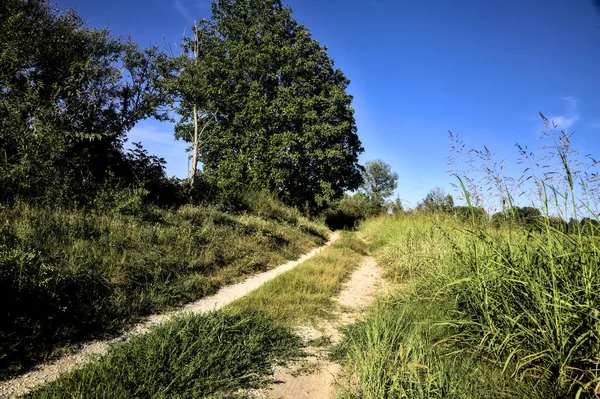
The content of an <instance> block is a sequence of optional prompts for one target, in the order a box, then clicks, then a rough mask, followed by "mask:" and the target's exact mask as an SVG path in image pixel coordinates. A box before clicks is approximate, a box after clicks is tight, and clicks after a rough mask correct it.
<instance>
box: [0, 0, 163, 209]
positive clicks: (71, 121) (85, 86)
mask: <svg viewBox="0 0 600 399" xmlns="http://www.w3.org/2000/svg"><path fill="white" fill-rule="evenodd" d="M0 15H2V18H0V30H1V31H2V35H0V46H1V47H2V49H3V51H2V52H1V53H0V86H1V88H2V89H1V90H0V154H1V155H0V184H1V186H2V190H0V192H1V194H0V199H1V200H5V201H6V200H11V199H14V198H15V197H17V196H21V197H25V198H35V199H36V200H38V201H41V200H46V201H48V202H52V203H54V202H55V201H56V200H59V201H68V202H70V203H72V202H73V201H80V200H84V198H85V197H89V196H90V195H91V194H92V192H93V189H94V187H95V186H97V185H98V184H99V183H101V182H102V181H104V180H106V179H107V178H108V177H109V176H114V175H119V174H123V173H125V172H124V171H125V170H127V169H128V165H127V162H126V157H125V154H124V152H123V141H124V139H125V134H126V132H127V131H129V130H130V129H131V128H132V127H133V126H134V125H135V123H136V122H137V121H139V120H140V119H144V118H147V117H157V118H166V114H165V113H164V112H163V110H162V109H161V106H162V105H164V104H165V103H166V98H165V92H164V91H163V90H161V89H160V85H159V84H158V81H159V80H160V79H161V76H162V73H163V72H164V71H163V70H161V68H162V67H163V66H164V65H166V64H163V63H161V62H160V61H162V60H166V56H165V55H164V54H161V53H160V52H158V50H157V49H156V48H153V49H147V50H143V51H142V50H140V49H139V48H138V47H137V45H136V44H135V43H133V42H131V40H125V39H122V38H116V37H113V36H111V35H110V34H109V32H108V31H107V30H95V29H89V28H87V27H86V26H85V25H84V23H83V22H82V20H81V19H80V18H79V17H78V16H77V14H75V13H74V12H72V11H69V12H66V13H59V12H58V11H56V10H52V9H51V5H50V4H49V3H47V2H45V1H43V0H29V1H24V0H6V1H3V2H2V4H1V5H0Z"/></svg>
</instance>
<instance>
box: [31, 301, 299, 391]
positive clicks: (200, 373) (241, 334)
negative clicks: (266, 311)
mask: <svg viewBox="0 0 600 399" xmlns="http://www.w3.org/2000/svg"><path fill="white" fill-rule="evenodd" d="M300 354H301V351H300V340H299V338H298V337H297V336H295V335H294V334H293V333H292V332H291V331H290V330H289V329H288V328H285V327H283V326H280V325H277V324H275V323H274V322H273V321H272V320H271V319H270V318H268V317H266V316H264V315H262V314H259V313H252V312H243V313H239V312H213V313H209V314H205V315H200V316H184V317H178V318H176V319H175V320H172V321H170V322H168V323H165V324H163V325H160V326H159V327H157V328H155V329H153V330H152V331H151V332H149V333H148V334H146V335H142V336H137V337H134V338H133V339H132V340H131V341H130V342H129V343H127V344H118V345H115V346H114V347H113V348H112V349H111V350H110V352H109V353H108V354H107V355H105V356H103V357H102V358H100V359H98V360H96V361H94V362H92V363H90V364H88V365H87V366H86V367H84V368H83V369H80V370H77V371H75V372H72V373H69V374H67V375H64V376H62V377H61V378H60V379H58V380H57V381H55V382H53V383H50V384H48V385H45V386H43V387H42V388H40V389H38V390H36V391H34V392H32V393H31V394H29V395H27V396H26V398H32V399H33V398H36V399H38V398H40V399H41V398H53V399H58V398H69V399H75V398H81V399H84V398H85V399H94V398H98V399H111V398H114V399H123V398H181V399H183V398H190V399H191V398H194V399H196V398H215V399H216V398H226V397H234V396H235V397H238V396H239V395H241V394H240V390H243V389H248V388H257V387H260V386H262V385H263V384H264V383H265V381H266V380H267V378H268V376H269V375H270V373H271V371H272V368H271V366H272V365H273V364H274V363H281V362H284V361H285V360H288V359H291V358H295V357H297V356H299V355H300Z"/></svg>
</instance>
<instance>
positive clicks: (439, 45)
mask: <svg viewBox="0 0 600 399" xmlns="http://www.w3.org/2000/svg"><path fill="white" fill-rule="evenodd" d="M284 4H286V5H288V6H290V7H291V8H292V10H293V14H292V15H293V17H294V18H295V19H296V20H297V21H298V22H299V23H301V24H303V25H306V26H307V27H308V28H309V29H310V31H311V32H312V34H313V37H314V38H315V39H317V40H318V41H319V42H320V43H321V44H323V45H326V46H327V47H328V49H329V55H330V56H331V57H333V58H334V59H335V61H336V66H337V67H339V68H341V69H342V70H343V71H344V73H345V74H346V76H347V77H348V78H350V79H351V81H352V84H351V86H350V88H349V91H350V93H351V94H352V95H353V96H354V108H355V110H356V114H355V116H356V121H357V125H358V134H359V136H360V138H361V140H362V142H363V145H364V147H365V150H366V151H365V153H364V154H363V156H362V157H361V162H362V163H364V162H365V161H367V160H370V159H375V158H381V159H383V160H384V161H386V162H388V163H389V164H390V165H391V166H392V168H393V169H394V170H395V171H396V172H397V173H398V174H399V184H398V189H397V193H398V194H399V195H400V197H401V198H402V199H403V200H404V201H405V203H407V205H409V206H414V205H416V203H417V202H418V201H419V200H421V199H422V198H423V197H424V196H425V194H426V193H427V192H428V191H429V190H430V189H432V188H434V187H436V186H439V187H442V188H444V189H446V191H448V192H451V193H453V194H454V192H453V191H452V190H451V188H450V181H451V180H452V179H451V177H450V176H448V174H447V173H446V170H447V166H446V160H445V157H446V156H447V155H449V151H448V139H447V131H448V130H452V131H454V132H458V133H460V135H461V136H462V138H463V139H465V140H466V141H467V142H468V145H469V146H472V147H481V146H483V145H484V144H485V145H487V146H488V147H489V148H490V149H492V150H494V151H495V152H497V153H498V154H499V156H500V157H505V158H506V159H507V160H509V161H513V160H514V159H516V150H515V148H514V144H515V143H516V142H519V143H522V144H525V145H529V146H530V147H532V148H534V147H537V145H538V143H537V142H536V138H537V136H538V134H539V132H540V130H542V126H541V123H540V118H539V116H538V111H541V112H543V113H544V114H546V116H548V117H551V118H553V119H554V120H555V121H556V122H557V123H558V124H559V125H560V127H562V128H566V129H569V130H575V131H576V135H575V138H576V139H575V141H576V142H577V143H583V146H584V151H586V152H594V153H596V154H597V155H599V156H600V154H598V153H599V151H598V150H600V5H597V3H594V1H593V0H439V1H432V0H410V1H407V0H285V1H284ZM58 5H59V7H60V9H62V10H64V9H65V8H73V9H75V10H76V11H77V12H78V13H79V14H80V15H81V16H82V17H83V19H84V20H85V21H86V22H87V23H88V24H89V25H91V26H94V27H105V26H107V25H108V26H109V27H110V29H111V31H112V33H114V34H118V35H124V34H130V35H131V36H132V37H133V39H134V40H136V41H137V42H139V43H140V44H141V45H143V46H148V45H152V44H159V45H160V44H162V43H163V41H166V42H167V43H170V44H172V45H173V46H177V45H178V43H179V42H180V39H181V37H182V36H183V34H184V31H186V30H187V32H188V33H189V28H190V26H191V25H192V23H193V21H194V20H198V19H200V18H203V17H209V15H210V2H209V1H208V0H119V1H115V0H105V1H95V0H58ZM172 130H173V129H172V126H170V125H168V124H160V123H157V122H153V121H145V122H142V123H140V124H139V125H138V126H136V128H134V130H133V131H132V132H131V133H130V137H131V140H133V141H142V142H143V143H144V145H145V146H146V148H147V149H148V150H149V151H150V152H152V153H155V154H157V155H159V156H162V157H164V158H166V160H167V162H168V164H167V173H168V174H169V175H177V176H179V177H184V176H185V175H186V171H187V155H186V154H185V148H186V145H185V144H184V143H180V142H179V143H178V142H175V141H174V139H173V133H172ZM509 164H510V162H509ZM510 167H511V168H513V169H514V170H513V171H516V170H520V168H521V167H520V166H517V165H515V164H511V166H510Z"/></svg>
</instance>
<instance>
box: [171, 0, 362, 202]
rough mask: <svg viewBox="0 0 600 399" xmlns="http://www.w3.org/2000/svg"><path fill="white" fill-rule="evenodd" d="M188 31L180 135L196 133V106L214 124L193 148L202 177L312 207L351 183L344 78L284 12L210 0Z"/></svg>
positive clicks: (352, 155)
mask: <svg viewBox="0 0 600 399" xmlns="http://www.w3.org/2000/svg"><path fill="white" fill-rule="evenodd" d="M194 36H195V37H194V40H189V39H186V40H184V49H185V53H187V54H189V53H190V49H191V48H192V47H191V46H192V45H194V41H195V38H196V37H197V38H198V41H199V43H198V44H197V46H198V47H197V48H198V49H199V51H197V54H198V60H196V59H195V58H194V57H189V59H188V62H187V65H188V66H186V67H184V68H183V69H182V71H187V72H184V73H182V76H183V75H184V74H187V76H186V77H185V82H181V85H180V87H181V91H180V94H182V98H184V99H185V100H184V101H182V102H181V103H180V105H181V108H182V109H181V110H180V113H181V114H182V116H183V119H182V120H183V122H184V123H183V124H180V125H179V127H178V135H179V136H180V137H182V138H184V139H190V138H191V137H192V136H193V135H192V134H190V132H191V129H192V127H191V123H192V120H193V115H192V113H193V112H194V111H193V110H194V105H196V107H197V112H201V113H202V114H203V115H210V118H211V119H212V120H214V123H211V124H210V126H209V127H208V128H207V129H208V130H207V131H206V134H205V135H204V137H203V140H202V143H201V144H200V145H199V147H198V151H199V154H200V160H201V162H202V165H203V173H204V175H205V176H206V177H207V178H209V179H212V180H213V181H214V182H215V183H216V184H217V185H218V186H219V187H221V189H223V190H225V191H232V192H235V191H244V190H260V189H267V190H269V191H271V192H274V193H276V194H277V195H278V196H279V197H280V198H281V199H282V200H284V201H285V202H287V203H288V204H293V205H299V206H306V205H308V206H309V207H310V208H311V209H316V208H319V207H321V206H324V205H325V204H327V203H328V202H330V201H331V200H332V199H335V198H339V197H341V196H342V194H343V193H344V191H346V190H353V189H356V188H358V186H359V185H360V183H361V173H360V167H359V165H358V155H359V154H360V153H361V152H362V151H363V148H362V145H361V142H360V140H359V138H358V135H357V134H356V123H355V120H354V110H353V109H352V108H351V102H352V97H351V96H350V95H349V94H348V93H347V92H346V89H347V87H348V84H349V80H348V79H347V78H346V77H345V76H344V74H343V73H342V71H340V70H339V69H335V68H334V62H333V60H332V59H331V58H329V57H328V56H327V50H326V48H325V47H323V46H321V45H320V44H319V43H318V42H317V41H316V40H314V39H313V38H312V37H311V35H310V32H309V31H308V29H307V28H306V27H304V26H302V25H299V24H298V23H297V22H296V21H295V20H294V19H292V17H291V10H290V9H289V8H286V7H283V6H282V4H281V1H279V0H217V1H214V2H213V3H212V18H211V19H210V20H203V21H201V22H200V23H199V24H197V26H196V28H195V30H194ZM186 68H188V69H187V70H186ZM195 81H197V82H198V85H195V84H194V83H193V82H195ZM190 83H191V84H190ZM193 87H196V88H201V89H202V90H195V89H192V88H193ZM190 115H191V116H192V117H190ZM186 125H187V128H186ZM186 129H187V133H184V132H186Z"/></svg>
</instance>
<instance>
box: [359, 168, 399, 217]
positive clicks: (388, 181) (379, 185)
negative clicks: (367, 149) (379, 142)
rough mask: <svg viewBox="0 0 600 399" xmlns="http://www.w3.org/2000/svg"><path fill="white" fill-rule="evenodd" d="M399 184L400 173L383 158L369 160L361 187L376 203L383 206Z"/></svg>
mask: <svg viewBox="0 0 600 399" xmlns="http://www.w3.org/2000/svg"><path fill="white" fill-rule="evenodd" d="M397 186H398V174H397V173H396V172H392V168H391V167H390V165H389V164H387V163H385V162H383V161H382V160H381V159H376V160H374V161H367V163H365V168H364V171H363V184H362V186H361V189H362V190H363V192H364V193H365V194H366V195H367V197H369V198H370V199H371V201H373V202H374V203H376V204H380V205H381V206H383V204H385V201H386V200H387V199H388V198H389V197H391V196H392V194H393V193H394V190H395V189H396V187H397Z"/></svg>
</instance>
